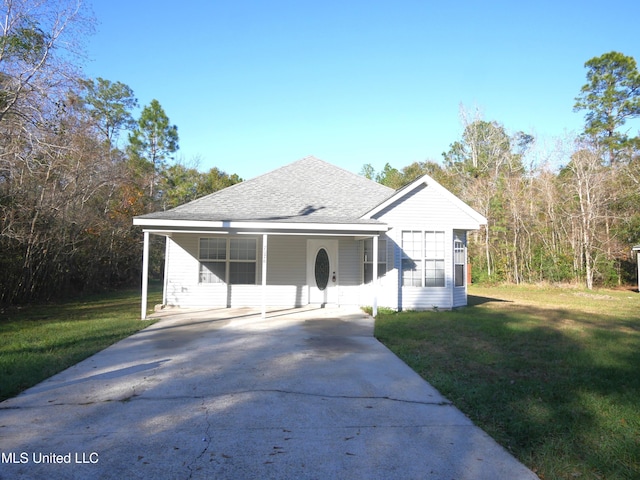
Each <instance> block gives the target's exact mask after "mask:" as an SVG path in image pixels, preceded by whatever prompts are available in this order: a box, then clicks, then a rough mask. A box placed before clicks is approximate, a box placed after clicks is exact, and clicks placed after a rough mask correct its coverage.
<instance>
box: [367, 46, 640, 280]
mask: <svg viewBox="0 0 640 480" xmlns="http://www.w3.org/2000/svg"><path fill="white" fill-rule="evenodd" d="M585 67H586V69H587V75H586V76H587V83H586V84H585V85H584V86H583V87H582V88H581V90H580V92H579V95H578V96H577V97H576V99H575V106H574V110H575V111H578V112H579V111H584V112H585V124H584V130H583V131H582V132H580V133H579V134H577V135H576V136H575V137H571V136H568V137H567V138H564V139H558V142H557V144H556V146H555V147H554V148H552V149H551V150H550V151H548V152H547V153H546V155H543V154H542V153H541V150H540V148H536V139H535V138H534V137H533V136H532V135H529V134H527V133H525V132H516V133H512V134H510V133H509V132H508V131H507V130H506V129H505V127H504V126H503V125H502V124H500V123H499V122H497V121H487V120H484V119H483V118H481V116H480V115H477V114H476V115H473V114H469V113H468V112H466V111H465V110H464V109H462V112H461V118H462V123H463V127H464V130H463V134H462V138H461V139H460V140H458V141H456V142H454V143H452V144H451V145H450V148H449V150H448V151H446V152H444V153H443V161H442V162H441V163H437V162H434V161H426V162H416V163H413V164H411V165H409V166H407V167H404V168H402V169H400V170H398V169H396V168H394V167H392V166H391V165H390V164H387V165H386V166H385V167H384V169H383V170H382V171H380V172H375V170H374V169H373V167H372V166H371V165H365V166H364V167H363V169H362V172H361V173H362V174H363V175H365V176H367V177H368V178H371V179H374V180H377V181H378V182H380V183H383V184H385V185H388V186H390V187H393V188H397V187H400V186H402V185H404V184H406V183H408V182H410V181H412V180H414V179H416V178H418V177H419V176H421V175H423V174H425V173H426V174H429V175H431V176H432V177H433V178H435V179H436V180H437V181H439V182H440V183H442V184H443V185H444V186H446V187H447V188H448V189H449V190H451V191H452V192H453V193H455V194H456V195H458V196H459V197H460V198H461V199H463V200H464V201H465V202H467V203H468V204H469V205H471V206H472V207H474V208H475V209H476V210H477V211H478V212H480V213H482V214H483V215H484V216H485V217H486V218H487V219H488V225H487V226H486V228H484V229H483V230H482V231H481V232H478V233H476V234H474V235H473V236H472V238H471V242H470V246H469V252H470V258H471V261H472V263H473V274H474V278H475V280H476V281H478V280H487V281H493V282H511V283H516V284H517V283H522V282H527V283H537V282H553V283H563V282H569V283H583V284H584V285H586V287H587V288H589V289H591V288H593V287H594V286H595V285H605V286H615V285H621V284H624V283H628V282H631V281H632V280H634V279H635V265H634V262H633V256H632V255H631V247H632V246H633V245H635V244H639V243H640V137H639V136H638V132H635V134H634V135H632V134H631V129H630V128H628V127H627V126H626V125H627V121H628V120H630V119H634V118H638V117H640V74H639V73H638V70H637V65H636V62H635V59H633V58H632V57H629V56H626V55H624V54H622V53H619V52H609V53H605V54H603V55H601V56H599V57H594V58H592V59H591V60H589V61H587V62H586V63H585ZM553 158H561V159H564V162H563V164H561V165H557V164H556V162H554V161H553Z"/></svg>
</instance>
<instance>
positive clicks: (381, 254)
mask: <svg viewBox="0 0 640 480" xmlns="http://www.w3.org/2000/svg"><path fill="white" fill-rule="evenodd" d="M363 264H364V283H371V281H372V280H373V238H367V239H366V240H365V241H364V258H363ZM385 273H387V241H386V240H378V278H380V277H383V276H384V274H385Z"/></svg>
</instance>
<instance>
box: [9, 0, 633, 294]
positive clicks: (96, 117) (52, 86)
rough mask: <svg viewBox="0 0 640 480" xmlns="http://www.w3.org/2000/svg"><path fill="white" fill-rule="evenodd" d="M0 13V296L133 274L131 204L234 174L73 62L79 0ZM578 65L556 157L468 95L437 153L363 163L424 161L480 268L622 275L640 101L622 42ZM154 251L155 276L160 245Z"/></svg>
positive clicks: (23, 5)
mask: <svg viewBox="0 0 640 480" xmlns="http://www.w3.org/2000/svg"><path fill="white" fill-rule="evenodd" d="M0 15H1V16H2V22H1V24H0V29H1V34H0V252H1V253H2V254H1V255H0V272H1V273H0V305H6V304H17V303H25V302H31V301H39V300H48V299H52V298H57V297H60V296H64V295H71V294H75V293H78V292H85V291H93V290H102V289H108V288H114V287H118V286H122V285H128V284H137V282H139V279H140V268H141V266H140V263H141V262H140V259H141V250H142V247H141V236H140V233H139V231H138V230H137V229H136V228H134V227H133V226H132V217H134V216H136V215H140V214H144V213H147V212H151V211H157V210H163V209H168V208H172V207H175V206H177V205H179V204H181V203H184V202H187V201H190V200H193V199H195V198H197V197H200V196H202V195H205V194H208V193H211V192H214V191H216V190H219V189H221V188H225V187H227V186H230V185H233V184H234V183H237V182H240V181H242V179H241V178H239V177H238V176H237V175H235V174H227V173H225V172H223V171H220V170H218V169H217V168H212V169H210V170H209V171H207V172H200V171H199V170H198V168H197V167H196V166H188V165H185V164H184V163H182V162H180V161H176V154H177V152H178V150H179V134H178V128H177V126H175V125H173V124H172V123H171V122H170V121H169V117H168V116H167V114H166V112H165V111H164V109H163V107H162V106H161V104H160V102H159V101H158V100H155V99H154V100H152V101H151V102H150V103H149V104H148V105H145V106H143V107H142V108H140V106H139V105H138V100H137V98H136V97H135V94H134V92H133V91H132V89H131V88H130V87H129V86H127V85H125V84H123V83H121V82H118V81H110V80H107V79H104V78H100V77H99V78H94V79H90V78H86V77H85V76H84V75H82V72H81V69H80V68H79V65H80V64H81V58H82V40H83V38H84V37H86V36H87V35H89V34H90V33H91V31H92V28H93V24H94V21H95V20H94V19H93V18H92V17H91V16H90V15H88V14H87V12H86V11H85V10H84V7H83V4H82V2H78V1H76V0H50V1H47V2H40V1H31V0H26V1H22V2H13V1H10V0H3V2H2V4H0ZM585 67H586V68H587V83H586V84H585V85H584V86H583V87H582V89H581V90H580V92H579V95H578V96H577V97H576V102H575V109H576V111H584V112H585V128H584V131H583V132H581V133H580V134H579V135H578V136H576V138H570V137H569V138H565V139H562V141H560V142H559V143H558V146H557V147H556V149H555V151H554V152H552V153H554V154H557V155H558V156H560V157H562V158H565V159H567V161H566V162H565V163H564V164H563V165H560V166H558V165H555V164H554V163H553V162H550V161H545V159H544V158H542V159H538V161H532V160H531V158H532V156H533V154H534V153H535V152H536V139H535V138H534V137H533V136H532V135H529V134H527V133H524V132H516V133H513V134H512V133H509V132H508V131H507V130H506V129H505V127H504V126H503V125H502V124H500V123H499V122H497V121H487V120H485V119H483V118H481V117H480V116H478V115H473V114H468V113H467V112H464V111H463V115H462V119H463V127H464V131H463V134H462V138H460V139H459V140H457V141H456V142H454V143H452V144H451V145H450V148H449V150H448V151H447V152H444V153H443V159H442V161H441V162H435V161H425V162H416V163H414V164H412V165H409V166H407V167H404V168H402V169H400V170H398V169H396V168H394V167H392V166H391V165H390V164H387V165H386V166H385V168H384V169H383V170H382V171H381V172H375V171H374V169H373V168H372V167H371V166H370V165H365V166H364V168H363V170H362V174H363V175H365V176H367V177H368V178H372V179H375V180H377V181H379V182H381V183H384V184H386V185H388V186H391V187H393V188H399V187H401V186H403V185H404V184H406V183H408V182H410V181H412V180H413V179H415V178H417V177H418V176H420V175H422V174H424V173H428V174H430V175H431V176H433V177H434V178H435V179H436V180H438V181H439V182H441V183H442V184H443V185H444V186H446V187H447V188H449V189H450V190H451V191H452V192H454V193H455V194H456V195H458V196H459V197H460V198H462V199H463V200H465V201H466V202H467V203H469V204H470V205H471V206H473V207H474V208H475V209H476V210H478V211H479V212H480V213H482V214H483V215H485V216H486V217H487V218H488V221H489V223H488V226H487V228H485V229H484V230H482V231H480V232H478V233H476V234H474V236H473V238H472V239H471V240H472V241H471V243H470V255H471V258H472V262H473V273H474V277H475V279H476V280H490V281H506V282H513V283H521V282H540V281H546V282H584V283H585V284H586V285H587V286H588V287H589V288H592V287H593V286H594V285H598V284H603V285H615V284H620V283H624V282H627V281H629V280H631V278H632V276H633V269H632V265H631V258H630V246H631V245H633V244H637V243H640V211H639V210H640V209H639V208H638V206H639V205H640V160H639V150H640V140H639V138H638V135H637V132H636V134H635V135H630V131H629V130H628V129H627V130H625V128H626V127H625V125H626V122H627V121H628V120H629V119H634V118H637V117H638V116H640V75H639V74H638V71H637V66H636V63H635V60H634V59H633V58H631V57H627V56H625V55H623V54H621V53H617V52H610V53H607V54H604V55H602V56H600V57H595V58H593V59H591V60H589V61H588V62H587V63H586V64H585ZM136 112H139V113H137V114H136ZM151 255H152V261H151V265H152V266H153V268H155V270H156V272H155V273H156V274H157V275H158V276H160V275H161V272H160V271H161V264H162V258H161V257H162V246H161V245H160V244H156V245H152V252H151Z"/></svg>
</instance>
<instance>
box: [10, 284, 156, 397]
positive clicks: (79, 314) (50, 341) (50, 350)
mask: <svg viewBox="0 0 640 480" xmlns="http://www.w3.org/2000/svg"><path fill="white" fill-rule="evenodd" d="M161 297H162V295H161V292H160V289H159V287H157V286H154V287H150V293H149V305H153V304H154V303H160V301H161ZM151 323H153V322H152V321H141V320H140V290H139V289H132V290H125V291H120V292H116V293H109V294H103V295H97V296H92V297H86V298H83V299H82V300H79V301H70V302H64V303H56V304H50V305H38V306H27V307H23V308H16V307H12V308H9V309H7V310H5V311H2V312H1V313H0V401H2V400H4V399H6V398H9V397H13V396H15V395H17V394H18V393H20V392H21V391H23V390H25V389H26V388H29V387H31V386H33V385H35V384H37V383H38V382H41V381H42V380H44V379H45V378H48V377H50V376H51V375H54V374H55V373H58V372H60V371H62V370H64V369H65V368H67V367H70V366H71V365H74V364H75V363H78V362H79V361H80V360H84V359H85V358H87V357H89V356H91V355H93V354H94V353H96V352H98V351H100V350H103V349H104V348H106V347H108V346H109V345H111V344H113V343H115V342H117V341H118V340H121V339H122V338H125V337H127V336H129V335H131V334H132V333H134V332H137V331H138V330H140V329H142V328H144V327H146V326H148V325H150V324H151Z"/></svg>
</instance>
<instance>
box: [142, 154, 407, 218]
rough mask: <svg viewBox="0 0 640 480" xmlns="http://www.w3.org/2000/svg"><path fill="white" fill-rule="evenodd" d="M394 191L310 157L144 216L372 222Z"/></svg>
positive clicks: (143, 216)
mask: <svg viewBox="0 0 640 480" xmlns="http://www.w3.org/2000/svg"><path fill="white" fill-rule="evenodd" d="M393 194H394V190H393V189H391V188H389V187H386V186H384V185H380V184H379V183H376V182H374V181H372V180H369V179H367V178H365V177H362V176H360V175H356V174H354V173H351V172H349V171H347V170H344V169H342V168H339V167H336V166H335V165H331V164H329V163H327V162H324V161H322V160H319V159H317V158H315V157H306V158H303V159H302V160H298V161H297V162H294V163H291V164H289V165H285V166H284V167H281V168H278V169H276V170H273V171H271V172H269V173H266V174H264V175H261V176H258V177H255V178H253V179H250V180H247V181H245V182H241V183H238V184H236V185H232V186H231V187H228V188H225V189H223V190H219V191H217V192H214V193H212V194H210V195H206V196H204V197H202V198H199V199H197V200H194V201H192V202H189V203H186V204H184V205H181V206H179V207H176V208H173V209H171V210H167V211H164V212H156V213H150V214H147V215H142V216H141V217H139V218H148V219H166V220H196V221H269V222H313V223H315V222H322V223H324V222H331V223H341V222H357V221H360V222H363V221H364V222H366V221H371V219H364V220H362V217H363V216H364V215H365V214H366V213H367V212H368V211H370V210H371V209H372V208H373V207H375V206H376V205H378V204H380V203H381V202H382V201H384V200H385V199H386V198H388V197H389V196H391V195H393Z"/></svg>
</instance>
